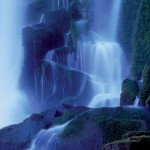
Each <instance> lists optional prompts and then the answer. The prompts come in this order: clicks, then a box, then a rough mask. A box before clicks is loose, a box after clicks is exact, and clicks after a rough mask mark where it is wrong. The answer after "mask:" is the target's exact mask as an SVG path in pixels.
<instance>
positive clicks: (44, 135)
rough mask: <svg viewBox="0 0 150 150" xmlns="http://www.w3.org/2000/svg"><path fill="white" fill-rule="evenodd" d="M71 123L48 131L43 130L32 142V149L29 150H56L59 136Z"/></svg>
mask: <svg viewBox="0 0 150 150" xmlns="http://www.w3.org/2000/svg"><path fill="white" fill-rule="evenodd" d="M69 123H70V121H68V122H66V123H65V124H63V125H57V126H54V127H52V128H50V129H47V130H45V129H43V130H41V131H40V132H39V133H38V134H37V136H36V137H35V139H34V140H33V141H32V144H31V147H30V148H29V149H28V150H55V149H56V147H57V143H59V134H60V133H61V132H62V131H63V130H64V129H65V128H66V127H67V125H68V124H69Z"/></svg>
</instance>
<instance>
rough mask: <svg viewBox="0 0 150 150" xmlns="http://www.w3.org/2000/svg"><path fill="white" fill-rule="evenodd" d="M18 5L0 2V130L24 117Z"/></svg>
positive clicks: (15, 0) (9, 0)
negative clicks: (20, 87) (19, 82)
mask: <svg viewBox="0 0 150 150" xmlns="http://www.w3.org/2000/svg"><path fill="white" fill-rule="evenodd" d="M21 5H22V2H19V1H18V0H0V18H1V23H0V33H1V34H0V43H1V44H0V52H1V54H0V114H1V117H0V128H1V127H3V126H6V125H10V124H13V123H18V122H20V121H22V120H23V118H24V117H25V116H26V114H25V112H24V107H26V106H25V105H26V102H25V96H24V94H23V93H21V92H20V91H19V89H18V81H19V75H20V72H21V64H22V59H23V49H22V46H21V41H20V39H21V29H22V24H23V20H22V19H21V18H22V14H23V12H22V9H20V8H21V7H22V6H21ZM23 106H24V107H23Z"/></svg>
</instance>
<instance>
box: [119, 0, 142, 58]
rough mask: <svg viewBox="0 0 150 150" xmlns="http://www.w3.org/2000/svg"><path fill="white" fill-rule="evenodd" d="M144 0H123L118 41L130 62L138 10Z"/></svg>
mask: <svg viewBox="0 0 150 150" xmlns="http://www.w3.org/2000/svg"><path fill="white" fill-rule="evenodd" d="M141 1H142V0H132V1H131V0H123V1H122V6H121V12H120V18H119V29H118V40H119V42H120V44H121V46H122V47H123V49H124V51H125V54H126V56H127V58H128V60H130V59H131V53H132V32H133V30H134V25H135V21H136V18H137V10H138V8H139V5H140V2H141Z"/></svg>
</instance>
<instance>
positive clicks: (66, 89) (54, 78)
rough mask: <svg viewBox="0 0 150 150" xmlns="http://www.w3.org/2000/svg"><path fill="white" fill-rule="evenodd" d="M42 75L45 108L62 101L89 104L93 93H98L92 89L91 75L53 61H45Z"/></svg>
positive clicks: (63, 102)
mask: <svg viewBox="0 0 150 150" xmlns="http://www.w3.org/2000/svg"><path fill="white" fill-rule="evenodd" d="M42 77H43V95H44V99H46V101H45V103H44V105H43V107H44V108H47V107H51V106H55V105H58V104H60V103H61V104H71V105H86V106H87V105H88V104H89V102H90V100H91V99H92V97H93V95H94V94H98V93H94V91H92V86H91V85H92V84H93V83H92V80H91V79H90V76H89V75H87V74H85V73H83V72H79V71H76V70H73V69H71V68H67V67H65V66H63V65H60V64H57V63H55V62H52V61H51V62H44V63H43V74H42ZM38 91H39V92H40V91H41V89H39V90H38Z"/></svg>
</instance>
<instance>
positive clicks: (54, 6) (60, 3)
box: [49, 0, 69, 10]
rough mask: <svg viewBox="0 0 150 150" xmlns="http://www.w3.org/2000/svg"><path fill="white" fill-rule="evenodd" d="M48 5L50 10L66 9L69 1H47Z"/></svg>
mask: <svg viewBox="0 0 150 150" xmlns="http://www.w3.org/2000/svg"><path fill="white" fill-rule="evenodd" d="M49 5H50V6H51V10H57V9H60V8H66V9H68V6H69V1H68V0H49Z"/></svg>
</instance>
